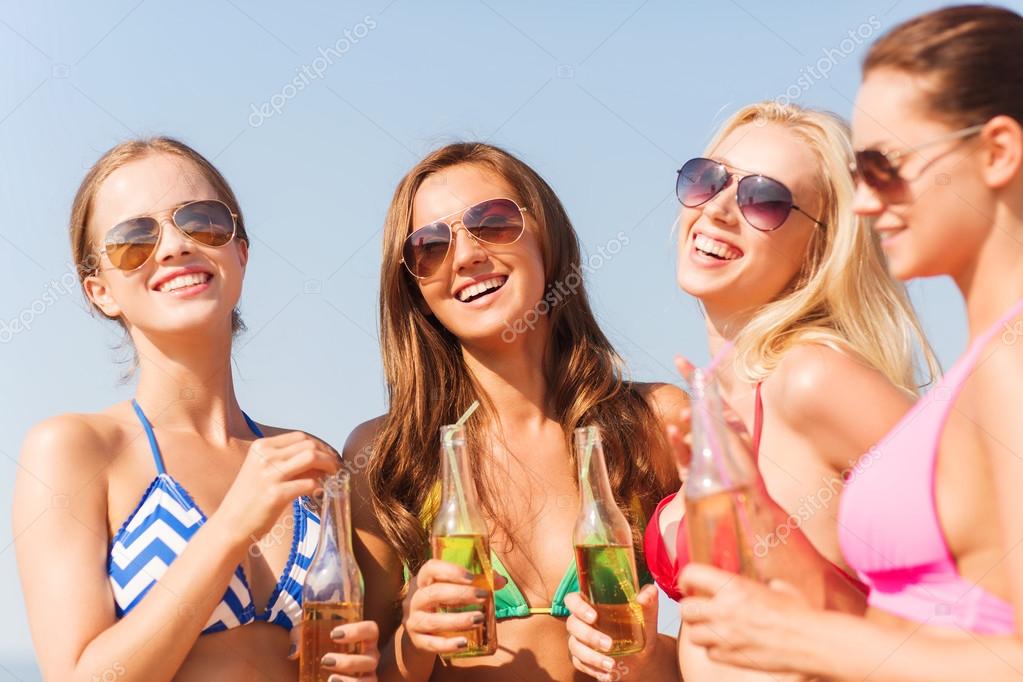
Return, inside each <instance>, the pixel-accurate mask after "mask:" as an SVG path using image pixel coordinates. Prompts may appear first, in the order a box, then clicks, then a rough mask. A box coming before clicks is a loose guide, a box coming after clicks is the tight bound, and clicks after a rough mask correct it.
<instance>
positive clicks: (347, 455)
mask: <svg viewBox="0 0 1023 682" xmlns="http://www.w3.org/2000/svg"><path fill="white" fill-rule="evenodd" d="M386 418H387V415H386V414H382V415H380V416H379V417H374V418H373V419H369V420H367V421H364V422H362V423H361V424H359V425H358V426H356V427H355V428H354V429H352V432H351V433H350V434H348V438H346V439H345V445H344V450H343V451H342V455H343V457H344V459H345V460H346V461H351V460H353V459H354V458H355V457H357V456H359V455H362V456H363V457H368V456H369V455H370V454H371V452H372V449H373V442H374V441H375V440H376V437H377V435H378V434H379V433H380V429H381V428H383V425H384V420H385V419H386Z"/></svg>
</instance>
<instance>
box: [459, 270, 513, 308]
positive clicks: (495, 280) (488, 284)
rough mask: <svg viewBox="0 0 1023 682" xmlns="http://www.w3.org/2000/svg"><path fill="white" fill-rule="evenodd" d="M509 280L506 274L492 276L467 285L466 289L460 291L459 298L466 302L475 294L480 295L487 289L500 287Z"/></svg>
mask: <svg viewBox="0 0 1023 682" xmlns="http://www.w3.org/2000/svg"><path fill="white" fill-rule="evenodd" d="M507 280H508V278H507V277H505V276H501V277H491V278H490V279H487V280H483V281H482V282H477V283H476V284H470V285H469V286H467V287H465V288H464V289H462V290H461V291H459V292H458V300H459V301H462V302H465V301H466V300H467V299H470V298H472V297H473V296H478V295H479V294H482V293H483V292H485V291H490V290H491V289H498V288H500V287H501V285H502V284H504V283H505V282H506V281H507Z"/></svg>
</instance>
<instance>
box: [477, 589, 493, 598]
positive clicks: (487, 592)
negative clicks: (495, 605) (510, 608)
mask: <svg viewBox="0 0 1023 682" xmlns="http://www.w3.org/2000/svg"><path fill="white" fill-rule="evenodd" d="M489 596H490V590H484V589H483V588H482V587H480V588H477V589H476V598H477V599H486V598H487V597H489Z"/></svg>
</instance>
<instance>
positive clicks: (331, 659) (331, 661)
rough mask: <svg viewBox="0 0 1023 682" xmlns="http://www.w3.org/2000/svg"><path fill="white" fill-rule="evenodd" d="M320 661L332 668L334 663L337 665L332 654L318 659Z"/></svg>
mask: <svg viewBox="0 0 1023 682" xmlns="http://www.w3.org/2000/svg"><path fill="white" fill-rule="evenodd" d="M320 663H322V664H323V665H325V666H327V667H328V668H333V667H334V666H335V665H337V659H336V658H334V657H333V656H330V655H327V656H324V657H323V658H321V659H320Z"/></svg>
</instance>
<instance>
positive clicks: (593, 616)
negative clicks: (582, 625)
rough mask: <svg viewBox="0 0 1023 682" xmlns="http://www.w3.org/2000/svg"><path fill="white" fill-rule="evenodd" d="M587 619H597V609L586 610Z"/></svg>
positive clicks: (591, 620)
mask: <svg viewBox="0 0 1023 682" xmlns="http://www.w3.org/2000/svg"><path fill="white" fill-rule="evenodd" d="M586 620H588V621H590V622H591V623H592V622H593V621H595V620H597V612H596V611H587V612H586Z"/></svg>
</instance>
